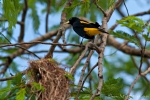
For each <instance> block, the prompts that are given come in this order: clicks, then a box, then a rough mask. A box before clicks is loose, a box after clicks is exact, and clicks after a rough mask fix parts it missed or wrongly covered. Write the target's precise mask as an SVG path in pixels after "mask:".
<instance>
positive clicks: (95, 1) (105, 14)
mask: <svg viewBox="0 0 150 100" xmlns="http://www.w3.org/2000/svg"><path fill="white" fill-rule="evenodd" d="M94 4H95V5H96V7H97V8H99V9H100V11H102V13H103V14H104V16H107V13H106V12H105V11H104V10H103V8H101V7H100V6H99V5H98V4H97V0H94Z"/></svg>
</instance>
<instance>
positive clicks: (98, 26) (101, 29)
mask: <svg viewBox="0 0 150 100" xmlns="http://www.w3.org/2000/svg"><path fill="white" fill-rule="evenodd" d="M94 25H95V26H96V27H97V28H98V29H99V31H101V32H103V33H107V34H109V33H108V32H106V31H104V29H103V28H102V27H101V25H100V24H99V23H98V22H95V24H94Z"/></svg>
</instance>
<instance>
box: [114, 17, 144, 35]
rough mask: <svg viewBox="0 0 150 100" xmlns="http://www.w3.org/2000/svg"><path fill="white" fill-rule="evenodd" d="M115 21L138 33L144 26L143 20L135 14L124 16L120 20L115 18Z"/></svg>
mask: <svg viewBox="0 0 150 100" xmlns="http://www.w3.org/2000/svg"><path fill="white" fill-rule="evenodd" d="M117 22H118V23H119V24H121V25H122V26H125V27H128V28H130V29H132V30H134V31H136V32H138V33H141V32H143V27H144V26H145V23H144V21H143V20H141V19H139V18H137V17H135V16H128V17H125V18H123V19H122V20H117Z"/></svg>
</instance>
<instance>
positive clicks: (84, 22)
mask: <svg viewBox="0 0 150 100" xmlns="http://www.w3.org/2000/svg"><path fill="white" fill-rule="evenodd" d="M80 23H83V24H90V23H89V22H86V21H80Z"/></svg>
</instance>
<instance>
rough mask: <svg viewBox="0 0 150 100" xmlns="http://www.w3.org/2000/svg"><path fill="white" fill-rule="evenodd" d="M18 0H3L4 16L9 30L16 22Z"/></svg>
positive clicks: (18, 7) (18, 6)
mask: <svg viewBox="0 0 150 100" xmlns="http://www.w3.org/2000/svg"><path fill="white" fill-rule="evenodd" d="M19 1H20V0H3V10H4V17H5V18H6V19H7V20H8V24H9V27H8V29H9V30H11V29H12V27H15V24H16V23H17V16H18V14H19V11H20V10H19V9H20V4H19Z"/></svg>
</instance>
